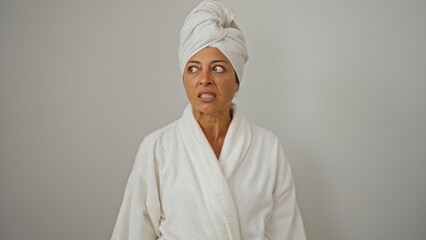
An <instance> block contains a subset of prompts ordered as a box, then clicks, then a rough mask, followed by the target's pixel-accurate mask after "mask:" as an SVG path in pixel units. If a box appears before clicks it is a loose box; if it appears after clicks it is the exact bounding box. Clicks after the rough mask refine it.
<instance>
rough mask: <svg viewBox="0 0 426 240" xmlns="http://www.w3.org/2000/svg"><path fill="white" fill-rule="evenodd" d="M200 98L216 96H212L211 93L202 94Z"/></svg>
mask: <svg viewBox="0 0 426 240" xmlns="http://www.w3.org/2000/svg"><path fill="white" fill-rule="evenodd" d="M200 98H207V99H209V98H216V95H214V94H212V93H202V94H200Z"/></svg>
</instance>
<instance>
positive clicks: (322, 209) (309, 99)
mask: <svg viewBox="0 0 426 240" xmlns="http://www.w3.org/2000/svg"><path fill="white" fill-rule="evenodd" d="M224 2H225V4H226V5H228V6H229V7H230V8H231V9H233V10H234V11H235V12H236V13H237V15H238V18H237V23H238V24H239V25H240V27H241V29H242V30H243V32H244V33H245V36H246V39H247V45H248V50H249V54H250V59H249V61H248V63H247V65H246V71H245V75H244V79H242V83H241V88H240V91H239V93H238V96H237V99H236V102H237V104H238V105H239V106H240V108H241V110H242V112H243V113H244V114H245V115H246V117H247V118H248V119H249V120H251V121H252V122H253V123H257V124H259V125H262V126H264V127H266V128H269V129H271V130H272V131H274V132H275V133H276V134H277V135H278V136H279V137H280V139H281V141H282V142H283V144H284V148H285V150H286V155H287V157H288V158H289V160H290V162H291V164H292V168H293V174H294V178H295V181H296V188H297V194H298V195H297V198H298V202H299V205H300V209H301V213H302V216H303V219H304V222H305V227H306V231H307V234H308V238H309V239H311V240H316V239H318V240H360V239H363V240H370V239H371V240H424V239H426V187H425V184H426V173H425V170H426V1H420V0H419V1H415V0H393V1H391V0H389V1H384V0H382V1H380V0H369V1H367V0H361V1H333V0H323V1H317V0H303V1H301V0H284V1H247V0H238V1H237V0H235V1H230V0H229V1H224ZM197 3H198V1H195V0H191V1H190V0H185V1H176V0H168V1H154V0H153V1H136V0H124V1H111V0H108V1H105V0H103V1H100V0H89V1H86V0H85V1H82V0H78V1H57V0H50V1H48V0H38V1H29V0H27V1H25V0H20V1H16V0H1V2H0V57H1V58H0V80H1V81H0V160H1V161H0V239H5V240H15V239H16V240H18V239H20V240H21V239H34V240H38V239H40V240H57V239H61V240H67V239H69V240H71V239H109V238H110V236H111V233H112V229H113V226H114V223H115V220H116V217H117V214H118V210H119V207H120V204H121V199H122V197H123V192H124V187H125V184H126V181H127V177H128V175H129V173H130V170H131V168H132V164H133V161H134V157H135V154H136V150H137V148H138V145H139V143H140V142H141V140H142V139H143V137H144V136H145V135H146V134H148V133H150V132H152V131H154V130H156V129H158V128H160V127H162V126H164V125H166V124H168V123H170V122H172V121H174V120H176V119H177V118H179V117H180V116H181V114H182V111H183V109H184V107H185V106H186V104H187V100H186V96H185V92H184V89H183V86H182V79H181V76H180V73H179V70H178V62H177V48H178V35H179V30H180V27H181V25H182V23H183V20H184V18H185V16H186V15H187V14H188V13H189V11H190V10H191V9H192V8H193V7H195V6H196V4H197Z"/></svg>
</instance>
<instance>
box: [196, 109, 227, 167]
mask: <svg viewBox="0 0 426 240" xmlns="http://www.w3.org/2000/svg"><path fill="white" fill-rule="evenodd" d="M193 113H194V117H195V119H196V120H197V122H198V123H199V124H200V127H201V129H202V130H203V132H204V135H205V136H206V138H207V141H208V142H209V144H210V146H211V148H212V149H213V152H214V154H215V155H216V158H217V159H219V157H220V153H221V151H222V146H223V143H224V141H225V136H226V132H227V131H228V128H229V125H230V124H231V120H232V115H231V114H232V113H231V108H228V109H227V110H225V111H223V112H220V113H219V112H218V113H214V114H205V113H202V112H199V111H196V110H193Z"/></svg>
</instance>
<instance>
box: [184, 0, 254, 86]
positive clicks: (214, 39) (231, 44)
mask: <svg viewBox="0 0 426 240" xmlns="http://www.w3.org/2000/svg"><path fill="white" fill-rule="evenodd" d="M235 17H236V15H235V14H234V13H233V12H232V11H231V10H230V9H228V8H227V7H226V6H224V5H223V4H222V3H220V2H217V1H203V2H201V3H200V4H199V5H198V6H197V7H195V8H194V9H193V10H192V11H191V13H189V14H188V16H187V17H186V19H185V22H184V24H183V26H182V29H181V31H180V45H179V53H178V55H179V65H180V70H181V73H183V72H184V68H185V65H186V63H187V62H188V60H189V59H190V58H191V57H192V56H193V55H194V54H195V53H197V52H198V51H200V50H201V49H203V48H205V47H207V46H210V47H215V48H218V49H219V50H220V51H221V52H222V53H223V54H224V55H225V56H226V57H227V58H228V59H229V61H230V62H231V64H232V66H233V67H234V69H235V72H236V73H237V76H238V79H239V80H240V81H241V80H242V79H243V71H244V64H245V63H246V62H247V60H248V53H247V48H246V42H245V38H244V35H243V33H242V32H241V30H240V29H239V27H238V26H237V24H236V23H235V20H234V19H235Z"/></svg>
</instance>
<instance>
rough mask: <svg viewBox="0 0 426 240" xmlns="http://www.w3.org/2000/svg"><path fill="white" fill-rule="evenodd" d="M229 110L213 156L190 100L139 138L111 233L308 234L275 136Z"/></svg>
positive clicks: (300, 237)
mask: <svg viewBox="0 0 426 240" xmlns="http://www.w3.org/2000/svg"><path fill="white" fill-rule="evenodd" d="M232 111H233V119H232V121H231V124H230V126H229V128H228V132H227V134H226V137H225V141H224V143H223V147H222V151H221V154H220V157H219V159H217V158H216V156H215V154H214V152H213V149H212V148H211V147H210V145H209V143H208V141H207V139H206V137H205V135H204V133H203V131H202V129H201V128H200V126H199V124H198V122H197V121H196V119H195V117H194V115H193V113H192V107H191V106H190V105H188V107H186V109H185V111H184V113H183V116H182V117H181V118H180V119H179V120H177V121H175V122H173V123H171V124H170V125H168V126H166V127H164V128H162V129H160V130H157V131H155V132H154V133H152V134H150V135H148V136H146V137H145V138H144V140H143V141H142V143H141V145H140V147H139V150H138V153H137V155H136V160H135V164H134V167H133V170H132V172H131V174H130V177H129V179H128V183H127V186H126V190H125V193H124V199H123V203H122V206H121V209H120V213H119V215H118V219H117V222H116V225H115V228H114V232H113V235H112V239H114V240H115V239H132V240H133V239H166V240H169V239H182V240H183V239H185V240H187V239H197V240H198V239H221V240H222V239H235V240H239V239H284V240H287V239H288V240H290V239H291V240H304V239H306V236H305V231H304V227H303V223H302V219H301V216H300V213H299V209H298V206H297V203H296V197H295V188H294V183H293V178H292V174H291V169H290V165H289V163H288V161H287V160H286V158H285V156H284V152H283V148H282V146H281V144H280V142H279V140H278V138H277V137H276V136H275V135H274V134H272V133H271V132H270V131H268V130H265V129H263V128H261V127H259V126H256V125H254V124H251V123H249V122H248V121H247V120H246V119H245V118H244V117H243V116H242V115H241V113H240V111H239V110H238V108H236V107H233V110H232Z"/></svg>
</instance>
